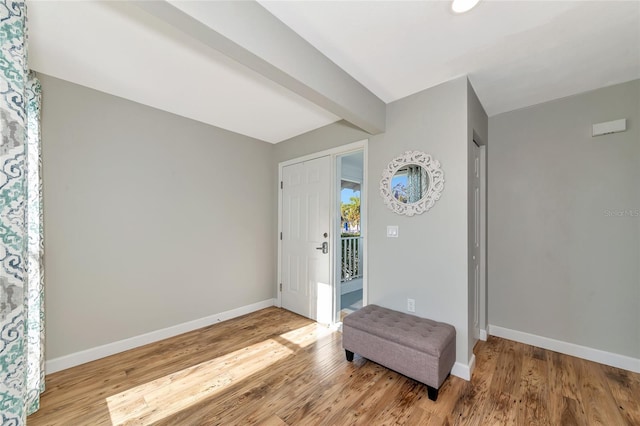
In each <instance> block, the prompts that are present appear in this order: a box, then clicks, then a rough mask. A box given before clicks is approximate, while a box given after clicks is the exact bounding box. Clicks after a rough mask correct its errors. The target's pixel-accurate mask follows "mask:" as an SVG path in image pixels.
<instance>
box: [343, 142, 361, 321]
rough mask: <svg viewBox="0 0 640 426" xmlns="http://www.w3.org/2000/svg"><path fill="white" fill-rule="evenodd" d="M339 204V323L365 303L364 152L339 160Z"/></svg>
mask: <svg viewBox="0 0 640 426" xmlns="http://www.w3.org/2000/svg"><path fill="white" fill-rule="evenodd" d="M337 165H338V166H339V167H337V171H338V175H339V176H338V181H339V182H340V188H339V189H340V190H339V192H338V198H339V199H338V203H339V206H340V244H338V255H339V259H338V262H337V264H338V265H339V268H340V271H339V272H340V274H339V281H338V282H339V297H338V298H337V299H338V300H337V302H338V303H337V312H338V318H337V321H339V322H342V319H343V318H344V317H345V316H347V315H349V314H350V313H352V312H354V311H357V310H358V309H360V308H362V306H363V301H364V290H363V287H364V286H363V283H364V258H363V251H364V243H363V241H364V240H363V232H364V230H363V224H362V215H361V212H362V201H363V197H364V193H363V191H362V186H363V181H364V152H363V151H357V152H353V153H349V154H344V155H341V156H339V157H338V159H337Z"/></svg>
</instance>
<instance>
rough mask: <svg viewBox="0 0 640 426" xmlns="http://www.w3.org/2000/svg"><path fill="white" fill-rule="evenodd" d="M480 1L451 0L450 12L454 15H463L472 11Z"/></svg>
mask: <svg viewBox="0 0 640 426" xmlns="http://www.w3.org/2000/svg"><path fill="white" fill-rule="evenodd" d="M479 2H480V0H453V3H451V10H453V11H454V12H455V13H465V12H468V11H470V10H471V9H473V8H474V7H475V6H476V5H477V4H478V3H479Z"/></svg>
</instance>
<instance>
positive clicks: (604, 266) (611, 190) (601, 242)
mask: <svg viewBox="0 0 640 426" xmlns="http://www.w3.org/2000/svg"><path fill="white" fill-rule="evenodd" d="M619 118H626V119H627V126H628V130H627V131H626V132H624V133H618V134H613V135H607V136H600V137H596V138H592V137H591V125H592V124H593V123H599V122H604V121H609V120H614V119H619ZM639 125H640V81H639V80H636V81H633V82H629V83H625V84H620V85H616V86H612V87H608V88H603V89H599V90H596V91H593V92H588V93H584V94H580V95H577V96H573V97H570V98H565V99H560V100H557V101H553V102H548V103H544V104H541V105H537V106H533V107H530V108H526V109H522V110H517V111H512V112H508V113H504V114H500V115H498V116H495V117H491V119H490V120H489V130H490V131H489V136H490V139H491V149H490V154H489V171H490V173H489V271H488V273H489V321H490V324H492V325H497V326H501V327H506V328H508V329H513V330H518V331H523V332H527V333H532V334H535V335H539V336H544V337H549V338H553V339H558V340H561V341H565V342H570V343H575V344H578V345H583V346H587V347H591V348H596V349H600V350H604V351H607V352H613V353H617V354H622V355H626V356H630V357H635V358H640V272H639V266H638V265H639V264H640V217H639V215H640V131H639ZM625 211H627V212H626V213H625ZM618 215H621V216H618Z"/></svg>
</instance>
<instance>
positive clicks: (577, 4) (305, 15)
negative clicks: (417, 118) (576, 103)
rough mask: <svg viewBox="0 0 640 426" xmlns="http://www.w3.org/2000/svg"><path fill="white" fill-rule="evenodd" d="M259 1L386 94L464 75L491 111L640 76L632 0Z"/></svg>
mask: <svg viewBox="0 0 640 426" xmlns="http://www.w3.org/2000/svg"><path fill="white" fill-rule="evenodd" d="M261 4H262V5H263V6H264V7H265V8H267V10H269V11H270V12H271V13H273V14H274V15H275V16H277V17H278V18H279V19H280V20H281V21H283V22H284V23H285V24H286V25H288V26H289V27H291V28H292V29H293V30H294V31H296V32H297V33H298V34H300V35H301V36H302V37H303V38H305V39H306V40H307V41H309V42H310V43H311V44H313V45H314V46H315V47H316V48H318V49H319V50H320V51H321V52H323V53H324V54H325V55H326V56H328V57H329V58H330V59H332V60H333V61H334V62H335V63H336V64H337V65H338V66H340V67H341V68H342V69H344V70H345V71H347V72H348V73H349V74H351V76H353V77H354V78H355V79H356V80H358V81H360V82H361V83H362V84H364V85H365V86H366V87H367V88H369V90H371V91H372V92H373V93H374V94H376V95H377V96H378V97H379V98H380V99H382V100H383V101H385V102H387V103H389V102H392V101H395V100H397V99H400V98H403V97H405V96H408V95H411V94H413V93H417V92H419V91H421V90H424V89H427V88H429V87H432V86H435V85H438V84H440V83H444V82H445V81H448V80H451V79H452V78H455V77H459V76H463V75H469V79H470V81H471V83H472V85H473V86H474V89H475V90H476V92H477V94H478V97H479V98H480V101H481V102H482V104H483V106H484V107H485V110H486V111H487V113H488V114H489V115H490V116H491V115H495V114H498V113H501V112H505V111H510V110H513V109H516V108H521V107H525V106H529V105H533V104H536V103H540V102H544V101H548V100H550V99H555V98H559V97H563V96H567V95H571V94H576V93H580V92H584V91H587V90H591V89H595V88H598V87H602V86H606V85H611V84H614V83H620V82H624V81H629V80H633V79H636V78H640V2H638V1H631V2H621V1H603V2H594V1H564V2H563V1H482V2H480V3H479V5H478V6H477V7H476V8H475V9H473V10H472V11H471V12H469V13H468V14H462V15H455V14H454V13H453V12H451V10H450V2H448V1H397V2H384V1H382V2H375V1H365V2H304V1H301V2H288V1H287V2H278V1H266V2H261Z"/></svg>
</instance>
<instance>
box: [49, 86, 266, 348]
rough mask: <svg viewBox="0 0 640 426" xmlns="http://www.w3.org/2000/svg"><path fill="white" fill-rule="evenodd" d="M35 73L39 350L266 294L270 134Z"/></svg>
mask: <svg viewBox="0 0 640 426" xmlns="http://www.w3.org/2000/svg"><path fill="white" fill-rule="evenodd" d="M39 77H40V79H41V81H42V86H43V94H44V95H43V96H44V98H43V112H42V120H43V123H42V132H43V135H42V138H43V141H44V143H43V164H44V204H45V217H44V220H45V250H46V251H45V253H46V254H45V263H46V315H47V317H46V321H47V322H46V327H47V348H46V349H47V352H46V353H47V358H48V359H52V358H57V357H60V356H63V355H67V354H70V353H74V352H77V351H81V350H83V349H88V348H93V347H95V346H98V345H102V344H106V343H111V342H114V341H118V340H121V339H124V338H128V337H132V336H137V335H140V334H143V333H146V332H150V331H154V330H158V329H162V328H165V327H169V326H173V325H176V324H180V323H183V322H186V321H190V320H194V319H199V318H203V317H206V316H209V315H213V314H216V313H220V312H223V311H226V310H230V309H233V308H238V307H241V306H245V305H248V304H251V303H255V302H258V301H262V300H266V299H270V298H272V297H274V295H275V278H274V277H275V268H276V256H275V252H274V251H273V250H272V248H273V240H274V238H275V233H276V231H275V227H274V223H275V216H276V211H277V210H276V200H275V199H274V197H273V195H272V188H273V186H272V183H273V182H274V181H275V179H276V178H275V175H276V174H277V170H275V169H274V167H273V160H272V156H273V152H274V147H273V146H272V145H271V144H268V143H265V142H261V141H257V140H253V139H250V138H247V137H244V136H240V135H237V134H234V133H230V132H227V131H224V130H220V129H216V128H214V127H211V126H208V125H205V124H202V123H198V122H195V121H192V120H188V119H185V118H181V117H178V116H175V115H173V114H169V113H165V112H162V111H159V110H155V109H152V108H149V107H146V106H142V105H140V104H136V103H133V102H130V101H126V100H123V99H121V98H117V97H114V96H111V95H107V94H104V93H100V92H97V91H94V90H91V89H87V88H84V87H81V86H77V85H74V84H71V83H68V82H65V81H62V80H58V79H55V78H53V77H49V76H46V75H39ZM222 296H223V297H222Z"/></svg>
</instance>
